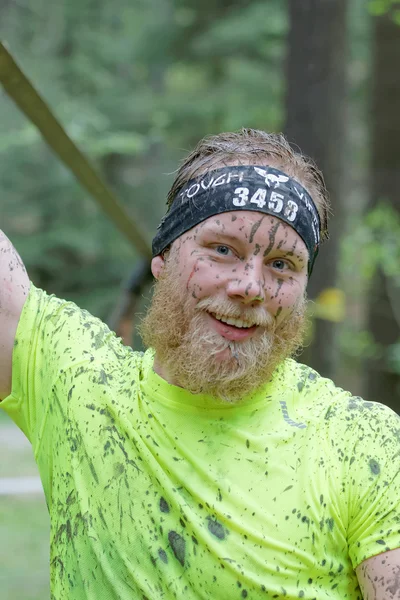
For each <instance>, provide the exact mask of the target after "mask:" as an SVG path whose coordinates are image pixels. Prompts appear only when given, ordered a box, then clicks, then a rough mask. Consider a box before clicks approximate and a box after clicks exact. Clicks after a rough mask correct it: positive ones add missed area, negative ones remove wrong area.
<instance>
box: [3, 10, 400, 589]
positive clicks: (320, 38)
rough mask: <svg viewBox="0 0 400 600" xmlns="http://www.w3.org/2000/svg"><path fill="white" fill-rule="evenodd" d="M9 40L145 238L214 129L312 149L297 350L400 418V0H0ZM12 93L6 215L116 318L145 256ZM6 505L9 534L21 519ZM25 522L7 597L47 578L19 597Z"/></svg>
mask: <svg viewBox="0 0 400 600" xmlns="http://www.w3.org/2000/svg"><path fill="white" fill-rule="evenodd" d="M0 39H1V40H2V41H4V42H6V43H7V46H8V48H9V49H10V51H11V52H12V54H13V55H14V56H15V58H16V59H17V60H18V62H19V64H20V66H21V67H22V68H23V70H24V71H25V73H26V74H27V75H28V76H29V78H30V79H31V80H32V81H33V82H34V84H35V86H36V87H37V89H38V90H39V92H40V93H41V94H42V96H43V97H44V98H45V99H46V101H47V102H48V104H49V105H50V107H51V108H52V110H53V111H54V113H55V114H56V116H57V117H58V118H59V119H60V121H61V122H62V124H63V125H64V127H65V128H66V130H67V132H68V134H69V135H70V136H71V138H72V139H73V140H74V141H75V142H76V143H77V144H78V145H79V146H80V147H81V148H82V149H83V150H84V152H85V153H86V154H87V155H88V156H89V157H90V158H91V160H92V161H93V162H94V163H95V165H96V167H97V169H98V170H99V172H100V173H101V174H102V176H103V177H104V179H105V180H106V182H107V183H108V184H109V185H110V186H111V187H112V189H113V190H114V191H115V192H116V193H117V195H118V197H119V198H120V200H121V201H122V203H123V205H124V207H125V209H126V211H127V213H128V214H129V215H130V216H131V218H132V219H133V220H134V221H135V223H136V224H137V226H138V227H139V228H140V230H141V231H142V232H143V235H144V236H145V237H146V239H148V240H149V243H150V240H151V238H152V235H153V234H154V231H155V228H156V226H157V224H158V222H159V220H160V218H161V216H162V215H163V213H164V210H165V197H166V193H167V191H168V189H169V187H170V185H171V183H172V179H173V175H172V173H173V171H174V170H175V169H176V167H177V165H178V162H179V160H180V159H181V158H182V157H183V156H184V155H185V153H186V152H187V151H189V150H190V149H191V148H192V147H193V145H194V144H195V143H196V142H197V141H198V140H199V139H200V138H201V137H203V136H204V135H206V134H210V133H217V132H220V131H226V130H236V129H239V128H241V127H243V126H244V127H255V128H260V129H265V130H268V131H283V132H285V133H286V134H287V135H288V137H289V139H290V141H291V142H293V143H295V144H297V145H298V146H299V147H300V148H301V149H302V150H303V151H304V152H305V153H306V154H309V155H310V156H312V157H313V158H314V159H315V160H316V162H317V164H318V165H319V166H320V167H321V168H322V170H323V172H324V174H325V178H326V182H327V185H328V188H329V190H330V193H331V199H332V205H333V215H332V218H331V222H330V230H331V240H330V241H329V242H328V243H327V244H326V245H325V246H324V247H323V248H322V250H321V253H320V257H319V259H318V261H317V266H316V268H315V271H314V274H313V277H312V279H311V282H310V288H309V293H310V298H311V299H312V300H313V303H312V304H311V309H310V315H311V323H312V324H311V327H310V331H309V336H308V337H309V339H308V343H307V347H306V349H305V351H304V353H303V355H302V357H301V360H303V361H305V362H308V363H309V364H311V365H312V366H313V367H314V368H316V369H317V370H318V371H320V372H321V374H323V375H326V376H329V377H332V378H333V379H334V380H335V382H336V383H337V384H339V385H341V386H342V387H344V388H346V389H350V390H351V391H352V392H353V393H356V394H361V395H362V396H364V397H365V398H368V399H370V400H377V401H381V402H384V403H386V404H388V405H389V406H391V407H392V408H394V409H395V410H397V411H398V412H400V110H399V107H400V71H399V64H400V3H399V2H397V1H391V0H371V1H368V0H324V1H322V0H287V1H286V2H285V1H282V0H268V1H266V0H260V1H258V0H202V2H199V1H198V0H197V1H195V0H114V1H113V2H105V1H103V0H79V2H77V1H76V0H68V1H67V0H58V1H57V2H51V1H50V0H0ZM0 103H1V112H0V114H1V118H0V159H1V160H0V184H1V196H0V208H1V223H0V227H1V228H2V229H4V231H5V232H6V233H7V234H8V235H9V237H10V238H11V239H12V241H13V242H14V244H15V246H16V247H17V249H18V251H19V252H20V254H21V256H22V258H23V260H24V262H25V264H26V265H27V268H28V270H29V273H30V275H31V278H32V280H33V281H34V283H35V284H36V285H39V286H41V287H43V288H44V289H46V290H47V291H49V292H52V293H55V294H57V295H59V296H60V297H63V298H68V299H71V300H73V301H75V302H77V303H78V304H79V305H80V306H82V307H84V308H87V309H88V310H89V311H91V312H92V313H93V314H95V315H97V316H99V317H101V318H102V319H104V320H106V321H109V320H110V318H111V315H112V314H113V311H114V310H115V306H116V305H117V304H118V299H119V298H120V295H121V286H122V287H123V286H124V284H125V283H126V282H127V281H128V280H129V277H130V274H131V272H132V270H133V269H134V268H135V266H137V264H138V261H139V260H140V255H139V253H138V252H137V251H136V250H135V248H133V247H132V246H131V245H130V244H129V243H128V242H127V241H126V240H125V239H124V238H123V236H122V235H121V234H120V233H119V232H118V231H117V229H116V228H115V227H114V226H113V225H112V224H111V222H110V221H109V220H108V219H107V218H106V216H105V215H104V214H103V213H102V212H101V210H100V209H99V207H98V206H97V205H96V203H95V201H94V200H93V199H92V198H91V197H90V196H89V195H88V194H87V193H86V192H85V191H84V190H83V189H82V188H81V187H80V186H79V184H78V183H77V182H76V180H75V179H74V178H73V177H72V176H71V174H70V173H69V172H68V170H67V169H66V168H65V167H64V166H63V165H62V164H61V163H60V161H59V160H58V159H57V158H55V156H54V155H53V154H52V152H51V151H50V150H49V149H48V147H47V146H46V145H45V144H44V142H43V141H42V139H41V137H40V135H39V133H38V132H37V130H36V129H35V128H34V126H33V125H32V124H31V123H30V122H29V121H28V120H27V119H26V117H24V115H22V114H21V113H20V112H19V111H18V110H17V108H16V106H15V105H14V104H13V102H12V101H11V100H10V99H9V98H8V97H7V96H6V94H2V95H1V96H0ZM150 294H151V288H150V285H148V286H147V287H146V289H145V290H144V291H143V296H144V297H145V298H148V297H149V296H150ZM145 302H146V300H144V299H143V300H142V301H141V302H140V306H139V308H140V309H141V310H143V309H144V306H145ZM133 344H134V346H135V347H140V340H139V339H137V336H135V337H134V340H133ZM1 507H2V508H1V511H0V533H1V539H4V536H6V535H7V530H6V529H4V527H6V526H9V522H11V521H12V519H13V518H14V517H13V516H10V515H9V514H8V513H7V512H6V509H5V508H4V510H3V504H2V505H1ZM14 508H15V507H14ZM32 510H33V509H32ZM39 513H40V510H39V512H38V513H37V512H35V515H36V514H39ZM31 514H33V513H31ZM40 514H42V513H40ZM41 518H42V517H41V516H39V517H37V516H35V517H34V519H33V521H34V523H33V524H32V523H31V526H32V527H34V528H35V527H36V529H37V528H38V522H40V519H41ZM26 520H27V519H26V518H25V521H26ZM21 522H22V523H23V526H22V525H21ZM18 523H19V524H20V529H21V536H22V538H21V540H20V542H19V544H20V545H19V546H18V544H17V546H16V548H17V549H16V550H15V552H16V554H17V555H18V556H16V559H15V560H16V562H15V565H14V566H13V565H12V564H11V565H9V572H10V573H14V571H13V569H14V570H15V573H14V575H15V581H14V583H13V584H11V583H8V585H9V587H8V588H7V585H6V583H4V582H5V580H6V579H5V577H6V576H5V575H4V573H5V567H4V564H3V567H2V572H0V579H1V585H2V589H3V590H4V589H5V590H6V592H5V593H6V596H3V593H1V597H2V598H10V599H14V597H15V598H17V597H18V598H29V599H31V598H32V599H35V600H36V599H38V598H43V597H45V595H43V594H44V592H43V589H46V588H43V589H42V591H38V589H39V588H38V587H37V586H38V585H39V584H37V585H36V587H35V585H33V584H31V583H29V581H28V583H27V585H26V586H25V587H24V588H23V592H21V589H20V588H18V589H19V591H18V592H15V595H13V594H14V592H13V591H12V590H13V589H17V588H16V587H15V586H17V583H16V582H17V580H18V579H20V576H19V575H18V574H17V573H18V567H17V565H21V560H23V559H22V558H21V554H20V550H21V548H20V546H21V547H23V546H24V545H25V544H26V543H27V539H30V536H33V537H35V539H36V538H37V536H38V532H37V531H36V529H33V530H31V529H29V526H28V524H27V523H25V522H24V521H23V520H22V521H21V519H19V520H18ZM2 527H3V528H2ZM40 530H42V528H40ZM8 533H9V532H8ZM9 536H10V537H9V539H10V540H11V538H14V537H15V536H17V533H16V528H14V529H13V533H12V534H10V533H9ZM40 539H41V538H40V536H39V541H40ZM14 541H15V540H14ZM38 543H39V542H38ZM29 552H30V555H31V556H32V554H33V555H35V557H37V556H40V555H41V554H40V552H41V551H39V550H35V549H34V548H33V549H32V548H30V551H29ZM40 568H42V567H40ZM40 568H39V567H35V576H33V575H32V577H36V579H35V581H38V580H40V585H42V581H44V582H45V581H46V578H47V570H46V569H47V567H46V566H44V575H43V576H40V577H39V575H38V569H39V574H40V573H41V571H40ZM19 584H20V582H19V583H18V585H19ZM43 585H46V584H45V583H43ZM3 586H5V587H3ZM13 586H14V587H13ZM7 589H8V590H9V591H8V592H7ZM7 594H8V595H7Z"/></svg>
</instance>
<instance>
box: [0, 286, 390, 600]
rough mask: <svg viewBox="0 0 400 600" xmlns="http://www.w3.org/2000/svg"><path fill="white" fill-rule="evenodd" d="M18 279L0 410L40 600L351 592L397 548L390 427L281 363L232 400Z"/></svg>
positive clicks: (375, 408) (367, 408)
mask: <svg viewBox="0 0 400 600" xmlns="http://www.w3.org/2000/svg"><path fill="white" fill-rule="evenodd" d="M152 364H153V355H152V353H151V351H148V352H146V354H145V355H142V354H140V353H135V352H133V351H132V350H131V349H129V348H126V347H124V346H123V345H122V344H121V342H120V341H119V340H118V339H117V338H116V337H115V336H114V334H112V333H110V331H109V330H108V329H107V327H106V326H105V325H104V324H103V323H101V322H100V321H99V320H98V319H95V318H93V317H92V316H91V315H89V314H88V313H87V312H85V311H83V310H80V309H79V308H77V307H76V306H75V305H73V304H71V303H68V302H64V301H62V300H58V299H57V298H54V297H48V296H47V295H46V294H45V293H44V292H42V291H40V290H37V289H36V288H35V287H34V286H32V288H31V292H30V295H29V299H28V301H27V303H26V305H25V308H24V311H23V314H22V317H21V321H20V324H19V327H18V332H17V344H16V346H15V350H14V357H13V387H12V394H11V395H10V396H9V397H8V398H7V399H5V400H4V401H3V402H2V404H1V406H2V408H4V409H5V410H6V411H7V412H8V413H9V414H10V416H11V417H12V418H13V419H14V420H15V422H16V423H17V424H18V425H19V426H20V427H21V429H23V430H24V431H25V433H26V435H27V436H28V438H29V439H30V440H31V442H32V445H33V449H34V453H35V457H36V460H37V463H38V465H39V469H40V473H41V477H42V481H43V486H44V490H45V493H46V498H47V503H48V506H49V512H50V518H51V565H50V569H51V590H52V599H53V600H64V599H65V600H66V599H70V598H74V599H75V600H84V599H85V600H86V599H90V600H94V599H96V600H98V599H99V598H102V599H103V598H104V599H105V598H110V599H111V598H112V599H116V598H119V599H121V600H128V599H129V600H131V599H132V598H147V599H148V600H158V599H164V600H169V599H171V600H172V599H175V598H185V599H188V600H197V599H198V598H209V599H213V600H217V599H219V598H221V599H224V600H225V599H226V598H229V599H235V598H237V599H238V600H240V598H248V599H253V600H259V599H263V598H283V597H284V598H286V599H287V600H290V599H294V598H305V599H308V600H312V599H315V598H318V600H328V598H329V599H330V600H332V599H337V600H339V599H340V600H343V599H349V600H356V599H359V600H360V599H361V593H360V590H359V587H358V583H357V578H356V576H355V572H354V569H355V567H356V566H357V565H358V564H360V563H361V562H362V561H363V560H365V559H366V558H369V557H370V556H373V555H376V554H379V553H382V552H385V551H386V550H387V549H394V548H397V547H399V546H400V507H399V499H400V478H399V450H400V420H399V418H398V417H397V416H396V415H395V414H394V413H392V412H391V411H390V410H389V409H387V408H386V407H383V406H381V405H379V404H375V403H372V402H364V401H363V400H361V399H357V398H352V397H351V396H350V395H349V394H347V393H345V392H343V391H342V390H340V389H338V388H336V387H335V386H334V385H333V384H332V382H330V381H329V380H326V379H323V378H321V377H319V376H318V375H317V374H316V373H315V372H313V371H311V370H310V369H309V368H307V367H305V366H303V365H299V364H297V363H295V362H294V361H286V362H285V364H284V365H282V366H281V367H280V368H279V369H278V370H277V372H276V373H275V376H274V378H273V380H272V382H270V383H269V384H267V385H266V386H265V388H264V389H263V390H261V391H259V392H258V393H257V394H255V395H252V396H249V397H246V398H244V399H243V401H242V402H241V403H240V404H238V405H236V406H235V405H222V406H221V405H216V403H215V401H214V400H213V399H212V398H210V397H207V396H201V395H199V396H193V395H192V394H190V393H188V392H186V391H185V390H183V389H180V388H177V387H174V386H171V385H169V384H168V383H167V382H166V381H164V380H163V379H161V378H160V377H158V376H157V375H156V374H155V373H154V371H153V370H152Z"/></svg>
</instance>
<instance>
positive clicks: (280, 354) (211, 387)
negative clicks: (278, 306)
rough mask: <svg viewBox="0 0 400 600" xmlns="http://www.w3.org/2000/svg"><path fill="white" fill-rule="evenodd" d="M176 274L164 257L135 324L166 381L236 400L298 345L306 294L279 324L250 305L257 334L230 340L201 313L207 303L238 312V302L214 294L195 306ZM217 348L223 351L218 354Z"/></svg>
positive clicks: (213, 309) (221, 310)
mask: <svg viewBox="0 0 400 600" xmlns="http://www.w3.org/2000/svg"><path fill="white" fill-rule="evenodd" d="M177 275H178V267H177V265H176V264H174V263H172V261H171V260H167V261H166V264H165V267H164V270H163V274H162V276H161V277H160V279H159V280H158V281H157V283H156V284H155V287H154V294H153V299H152V303H151V306H150V308H149V310H148V312H147V314H146V316H145V317H144V319H143V321H142V323H141V326H140V334H141V336H142V339H143V342H144V344H145V346H147V347H150V348H153V349H154V350H155V352H156V358H157V361H158V362H159V364H161V365H162V366H163V368H164V369H165V372H166V373H168V378H169V380H170V382H173V383H175V384H176V385H179V386H180V387H182V388H185V389H186V390H188V391H190V392H192V393H193V394H200V393H201V394H209V395H211V396H214V397H215V398H218V399H220V400H221V401H224V402H237V401H239V400H240V399H242V398H243V397H244V396H246V395H248V394H249V393H251V392H252V391H255V390H256V389H258V388H259V387H261V386H262V385H263V384H265V383H267V382H268V381H269V379H270V378H271V376H272V373H273V372H274V371H275V369H276V367H277V366H278V365H279V364H280V363H281V362H282V361H283V360H284V359H285V358H287V357H288V356H291V355H292V354H293V353H294V352H295V350H297V349H298V347H299V346H300V345H301V342H302V340H303V334H304V329H305V312H306V301H305V298H302V299H301V301H300V302H299V304H298V306H296V309H295V311H294V312H293V314H292V315H291V316H290V317H288V318H287V319H286V320H285V321H284V322H283V323H281V324H280V325H279V326H278V327H276V324H275V320H274V319H273V318H272V317H271V316H270V315H268V314H265V311H263V312H262V313H261V312H260V309H258V310H256V309H251V308H249V309H248V310H247V311H246V315H248V316H250V315H251V316H252V317H254V318H255V319H257V321H258V322H261V323H262V331H263V332H262V334H261V335H258V336H257V335H256V336H253V337H252V338H250V339H248V340H244V341H240V342H231V341H230V340H227V339H225V338H223V337H222V336H221V335H219V334H217V333H216V332H214V331H212V330H210V329H209V328H208V327H207V326H206V325H205V322H204V321H205V318H206V317H205V314H204V313H205V310H206V309H207V310H209V312H213V313H217V312H219V313H220V314H225V315H231V316H234V315H235V313H236V315H237V316H239V314H238V313H237V311H238V310H239V309H238V307H237V306H236V305H235V304H233V303H232V302H230V301H222V302H221V301H220V300H218V299H214V300H213V299H204V300H201V301H200V302H198V304H197V305H196V306H195V307H193V306H190V302H189V301H188V300H186V301H185V300H183V298H185V296H186V297H187V294H188V292H187V290H180V289H178V286H177V283H176V282H177V281H178V276H177ZM218 308H219V310H218ZM227 349H229V353H227ZM222 352H225V354H228V357H227V358H221V357H219V356H218V355H220V354H221V353H222Z"/></svg>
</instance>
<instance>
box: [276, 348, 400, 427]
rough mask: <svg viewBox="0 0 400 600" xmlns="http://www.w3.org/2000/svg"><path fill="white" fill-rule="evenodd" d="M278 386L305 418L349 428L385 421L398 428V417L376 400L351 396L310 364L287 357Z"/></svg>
mask: <svg viewBox="0 0 400 600" xmlns="http://www.w3.org/2000/svg"><path fill="white" fill-rule="evenodd" d="M281 385H282V388H283V389H285V390H286V394H290V396H291V401H292V403H293V405H294V406H295V407H296V411H297V412H298V413H299V414H302V415H303V417H304V419H306V420H307V421H309V422H310V421H314V422H315V421H316V420H317V421H322V422H324V423H325V424H326V425H327V426H329V425H332V426H338V427H346V428H351V427H352V424H353V425H355V424H357V423H359V424H363V423H370V424H371V426H373V424H374V423H375V424H376V423H382V424H384V423H386V424H391V426H392V427H393V426H396V425H397V427H399V428H400V418H399V415H397V414H396V413H395V412H394V411H393V410H392V409H390V408H389V407H387V406H385V405H384V404H381V403H380V402H378V401H375V400H374V401H370V400H365V399H363V398H361V397H360V396H354V395H353V394H352V393H351V392H349V391H346V390H343V389H342V388H341V387H339V386H337V385H336V384H335V383H334V382H333V381H332V380H331V379H328V378H326V377H323V376H321V375H320V374H319V373H318V372H317V371H315V370H314V369H312V368H311V367H309V366H307V365H304V364H301V363H299V362H297V361H295V360H292V359H288V360H287V361H285V364H284V365H282V369H281Z"/></svg>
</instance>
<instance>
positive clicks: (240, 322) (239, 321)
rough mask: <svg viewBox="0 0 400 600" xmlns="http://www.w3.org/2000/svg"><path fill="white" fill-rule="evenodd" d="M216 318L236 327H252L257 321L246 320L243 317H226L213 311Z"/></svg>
mask: <svg viewBox="0 0 400 600" xmlns="http://www.w3.org/2000/svg"><path fill="white" fill-rule="evenodd" d="M211 315H212V316H213V317H214V319H217V320H218V321H221V323H226V324H227V325H233V326H234V327H238V328H239V329H250V328H251V327H255V326H256V325H257V323H254V322H252V323H250V322H249V321H245V320H243V319H235V318H233V317H224V316H223V315H219V314H215V313H211Z"/></svg>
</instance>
